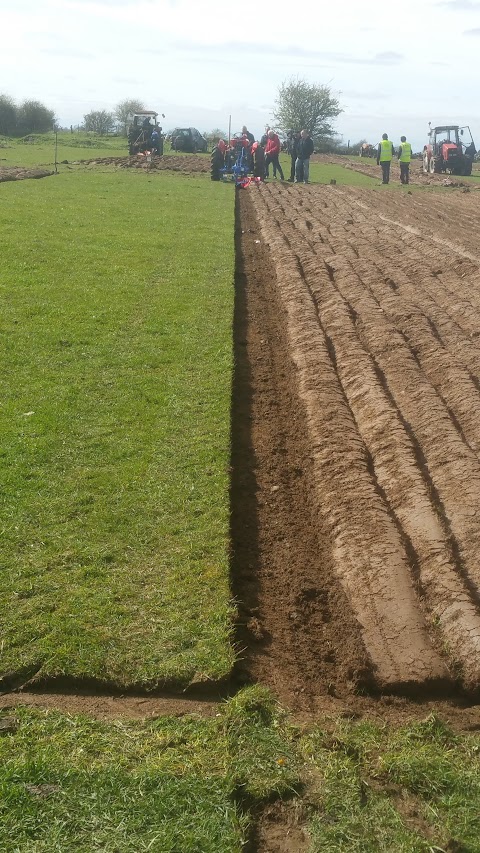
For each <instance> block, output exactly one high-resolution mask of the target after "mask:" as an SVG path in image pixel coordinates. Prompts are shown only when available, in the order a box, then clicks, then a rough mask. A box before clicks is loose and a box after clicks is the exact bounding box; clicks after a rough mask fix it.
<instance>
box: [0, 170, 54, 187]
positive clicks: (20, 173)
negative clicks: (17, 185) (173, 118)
mask: <svg viewBox="0 0 480 853" xmlns="http://www.w3.org/2000/svg"><path fill="white" fill-rule="evenodd" d="M54 174H55V173H54V172H52V171H49V170H48V169H25V168H23V167H20V166H2V167H1V168H0V184H1V183H4V182H5V181H24V180H25V179H26V178H48V177H49V176H50V175H54Z"/></svg>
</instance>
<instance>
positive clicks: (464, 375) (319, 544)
mask: <svg viewBox="0 0 480 853" xmlns="http://www.w3.org/2000/svg"><path fill="white" fill-rule="evenodd" d="M237 198H238V204H239V208H240V211H239V212H240V223H241V231H242V234H238V244H239V246H240V247H241V248H240V254H241V258H242V269H243V273H242V275H243V276H244V279H245V296H244V297H241V296H240V297H238V298H239V299H240V300H242V299H243V300H244V305H243V309H242V308H241V306H240V308H239V307H238V306H237V311H239V312H240V313H239V314H238V315H237V339H238V342H237V365H238V368H237V371H238V378H237V382H238V383H239V384H240V385H242V383H243V392H242V393H241V389H240V388H239V389H238V395H237V396H238V401H240V399H241V398H242V399H245V395H246V392H247V390H248V388H250V397H249V404H248V410H247V409H246V408H245V403H243V404H241V403H240V402H238V401H237V408H235V395H234V417H235V416H237V418H238V420H237V432H238V436H239V437H238V438H237V447H236V448H235V446H234V453H233V468H234V475H233V490H234V492H235V490H237V492H239V493H242V494H243V497H244V498H245V497H246V495H247V493H250V495H251V496H254V498H255V508H254V509H252V510H251V513H250V516H248V513H247V515H246V516H245V513H244V515H243V517H241V513H240V512H239V513H238V517H236V516H235V513H234V516H233V534H234V535H233V539H234V543H235V542H236V550H237V556H236V558H235V559H236V560H237V562H238V566H237V575H238V577H240V578H241V579H240V580H239V592H240V594H241V597H242V599H243V601H244V602H245V614H244V617H245V618H244V621H243V630H244V635H243V636H244V642H245V646H246V647H250V648H253V646H254V645H255V643H256V649H255V653H252V655H251V658H252V663H251V668H253V670H254V671H256V674H257V675H258V674H261V670H262V666H263V667H264V668H265V667H268V666H269V665H271V661H270V664H269V663H268V661H269V659H272V658H273V657H274V656H275V654H277V656H278V657H280V658H282V661H283V662H282V663H281V664H280V665H279V666H278V669H277V672H276V673H275V672H273V675H272V676H271V680H273V682H274V683H276V682H278V680H279V679H280V678H283V680H289V681H290V685H289V686H290V689H293V690H294V689H295V686H297V688H298V690H302V689H307V690H314V689H315V682H317V683H318V686H319V687H322V688H323V689H325V687H327V689H329V690H330V691H332V690H338V687H339V685H340V684H342V685H343V686H345V684H346V683H347V682H348V683H350V684H351V685H354V686H355V687H357V688H358V687H359V686H362V685H368V686H369V687H372V686H373V687H374V688H377V689H380V690H386V691H391V690H397V691H400V692H406V691H411V690H412V689H413V690H414V691H415V692H417V691H418V690H420V691H424V692H426V693H428V692H429V691H431V690H437V691H438V690H439V691H441V692H445V693H446V694H447V695H448V693H449V692H450V691H452V690H454V689H456V688H458V687H460V688H461V689H466V690H468V691H476V690H477V689H478V687H479V685H480V595H479V590H480V343H479V336H480V269H479V265H480V253H479V255H478V256H477V249H476V247H477V243H478V228H479V224H480V222H479V220H480V214H479V212H478V206H477V204H476V196H475V195H469V194H467V195H465V194H462V193H461V192H455V191H454V192H453V193H452V194H451V195H449V196H448V198H447V197H446V196H445V195H443V194H442V195H436V196H434V197H432V196H429V197H428V198H425V197H422V196H419V195H418V194H415V195H402V196H397V195H396V194H395V196H394V195H393V194H390V193H389V194H385V193H377V192H375V191H369V190H357V189H354V188H342V189H339V188H337V187H329V186H318V185H317V186H312V185H310V186H308V187H303V186H301V187H294V186H292V187H286V186H285V185H283V186H278V185H276V186H274V185H264V186H261V187H259V188H250V189H249V190H246V191H240V192H239V193H237ZM242 312H243V313H242ZM240 315H241V316H243V323H244V326H243V330H242V320H241V317H240ZM239 317H240V319H239ZM245 348H246V352H247V354H246V355H242V352H243V351H244V350H245ZM241 351H242V352H241ZM242 365H243V368H242ZM242 370H243V373H242ZM242 376H243V379H242ZM247 386H248V387H247ZM242 419H243V420H242ZM242 424H243V431H242ZM236 455H237V457H238V459H237V463H238V469H236V468H235V463H236ZM248 455H249V458H250V465H247V466H246V469H245V468H242V469H241V461H240V460H243V463H245V462H246V461H248ZM262 460H263V461H262ZM265 460H269V461H265ZM285 460H287V461H285ZM240 469H241V470H240ZM246 470H251V471H252V474H251V477H250V482H248V475H247V473H246ZM235 472H236V473H235ZM300 516H301V517H302V518H301V519H300ZM267 529H268V531H269V532H268V533H267V532H265V531H266V530H267ZM262 537H263V541H262ZM248 539H250V546H248V544H247V540H248ZM253 540H255V546H253V545H252V541H253ZM268 550H269V554H270V556H269V557H268V558H267V557H265V556H264V557H263V566H260V577H259V578H258V579H257V580H255V578H254V577H253V576H252V574H251V572H250V569H251V567H252V565H253V564H252V563H250V568H249V560H250V561H252V560H254V559H255V555H256V556H257V557H258V554H260V553H261V552H263V553H264V554H266V553H267V551H268ZM254 551H255V554H254ZM242 573H243V574H242ZM242 578H243V579H242ZM267 599H269V603H268V601H267ZM282 626H283V627H282ZM285 626H286V627H285ZM275 647H276V649H277V652H276V653H275V651H274V650H275ZM255 661H256V662H255ZM262 661H263V663H262ZM280 671H282V672H283V675H280ZM302 684H303V688H302V686H301V685H302ZM277 686H278V683H277Z"/></svg>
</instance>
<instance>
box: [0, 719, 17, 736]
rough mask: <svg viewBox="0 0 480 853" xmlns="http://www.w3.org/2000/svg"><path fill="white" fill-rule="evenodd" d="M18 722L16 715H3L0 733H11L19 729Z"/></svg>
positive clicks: (0, 722)
mask: <svg viewBox="0 0 480 853" xmlns="http://www.w3.org/2000/svg"><path fill="white" fill-rule="evenodd" d="M17 728H18V722H17V720H16V719H15V717H2V719H0V735H9V734H13V733H14V732H16V731H17Z"/></svg>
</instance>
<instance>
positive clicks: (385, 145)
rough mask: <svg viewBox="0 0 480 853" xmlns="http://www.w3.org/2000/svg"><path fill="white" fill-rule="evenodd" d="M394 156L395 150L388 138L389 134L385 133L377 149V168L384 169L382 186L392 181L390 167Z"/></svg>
mask: <svg viewBox="0 0 480 853" xmlns="http://www.w3.org/2000/svg"><path fill="white" fill-rule="evenodd" d="M394 154H395V149H394V147H393V145H392V143H391V142H390V140H389V138H388V133H383V134H382V139H381V141H380V142H379V143H378V149H377V166H381V168H382V184H388V182H389V180H390V166H391V164H392V160H393V155H394Z"/></svg>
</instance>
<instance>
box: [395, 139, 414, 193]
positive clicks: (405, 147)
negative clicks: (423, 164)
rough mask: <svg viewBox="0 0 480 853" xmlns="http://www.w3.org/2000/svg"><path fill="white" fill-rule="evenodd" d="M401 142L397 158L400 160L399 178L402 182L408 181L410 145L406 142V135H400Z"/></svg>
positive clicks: (410, 156) (410, 157) (410, 155)
mask: <svg viewBox="0 0 480 853" xmlns="http://www.w3.org/2000/svg"><path fill="white" fill-rule="evenodd" d="M400 142H401V143H402V144H401V145H400V147H399V149H398V160H399V162H400V180H401V182H402V184H408V183H410V161H411V159H412V146H411V145H410V143H409V142H407V137H406V136H401V137H400Z"/></svg>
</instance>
